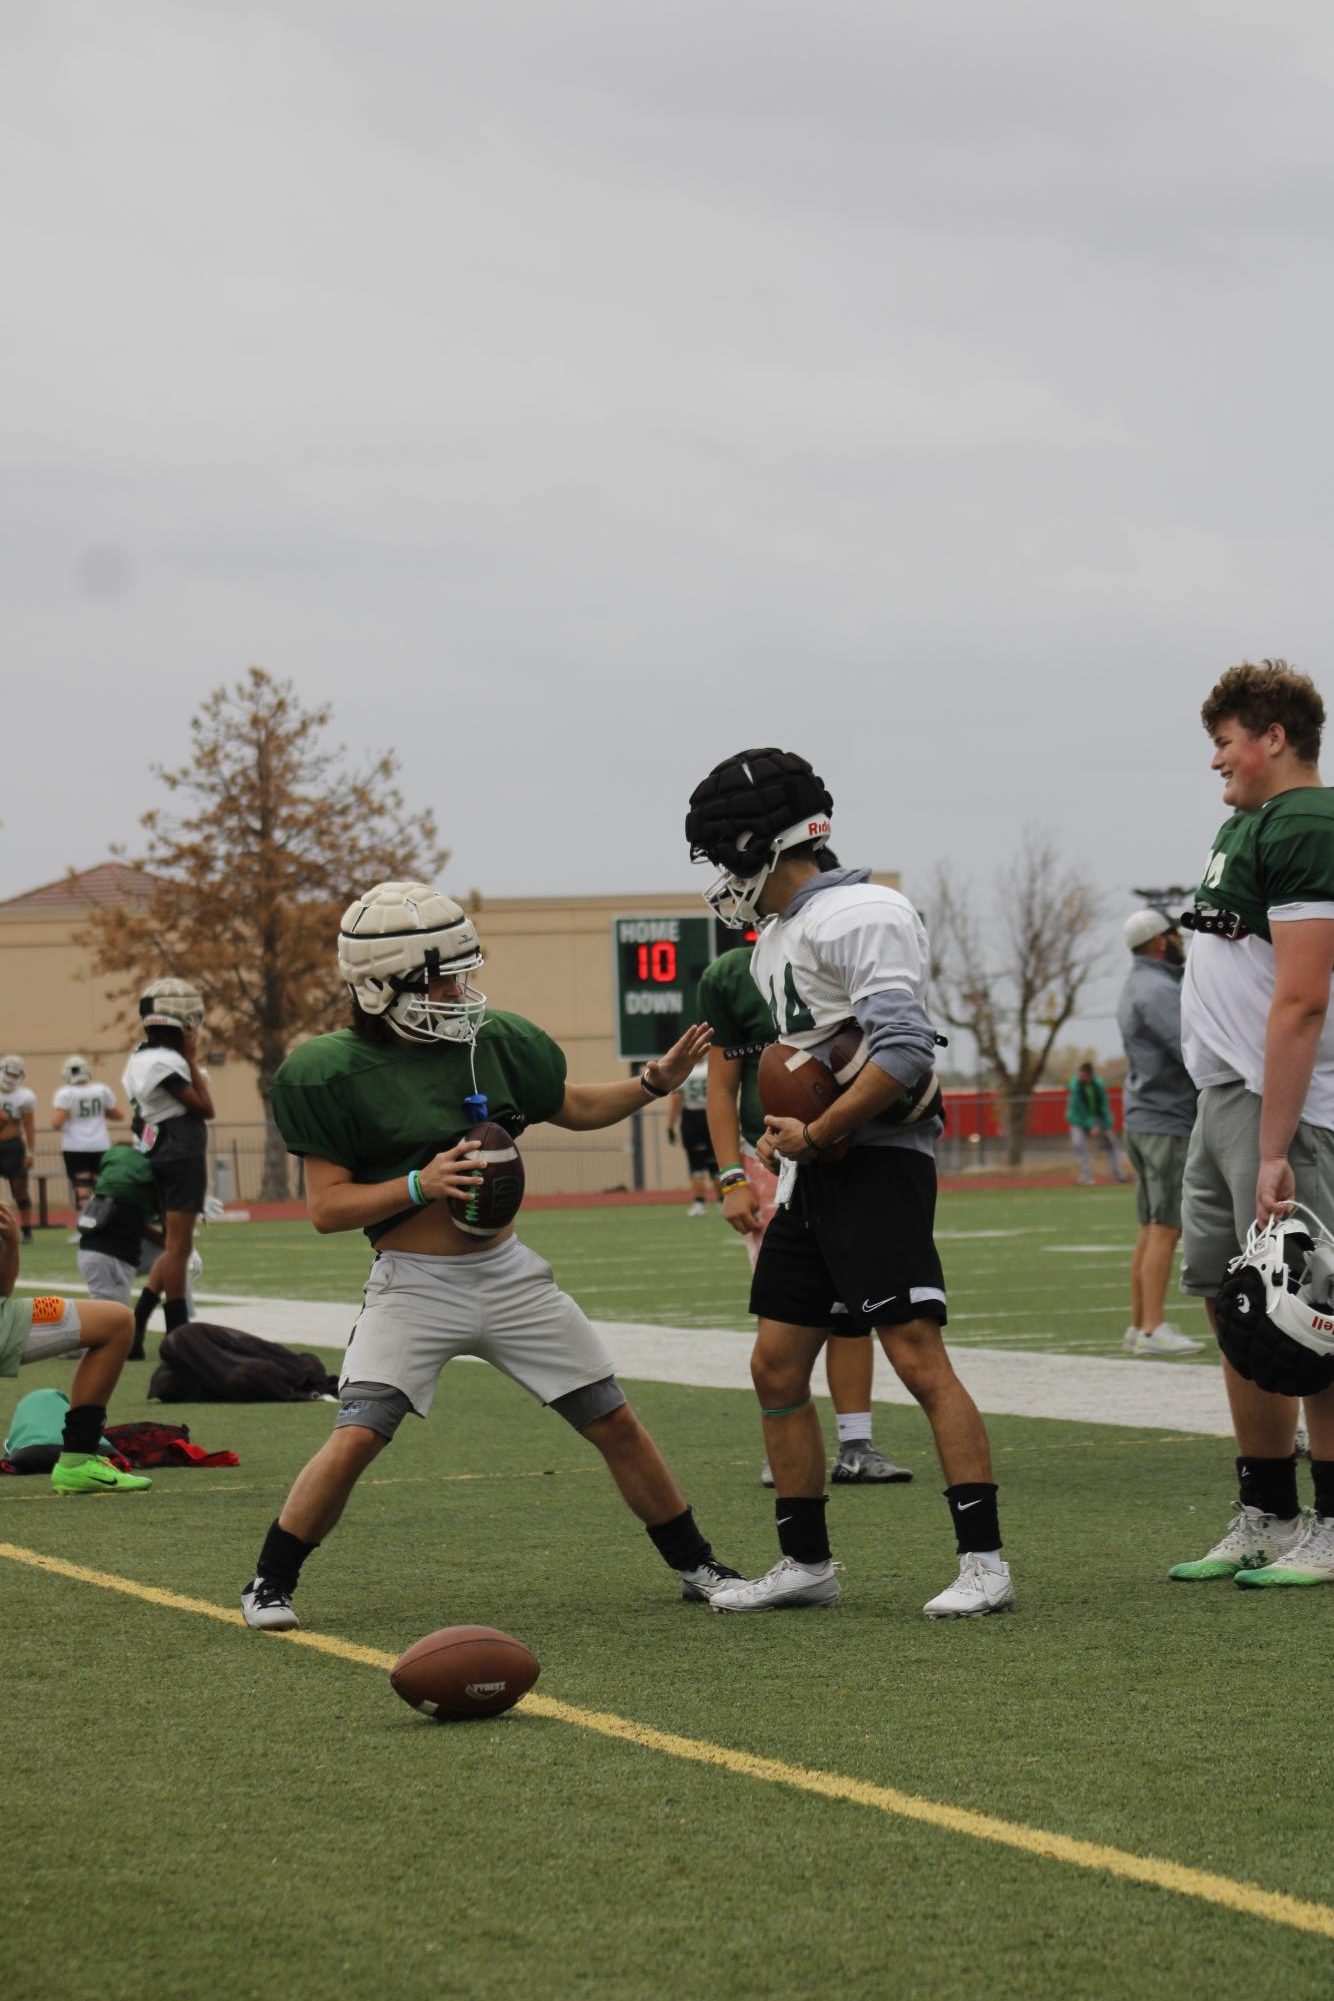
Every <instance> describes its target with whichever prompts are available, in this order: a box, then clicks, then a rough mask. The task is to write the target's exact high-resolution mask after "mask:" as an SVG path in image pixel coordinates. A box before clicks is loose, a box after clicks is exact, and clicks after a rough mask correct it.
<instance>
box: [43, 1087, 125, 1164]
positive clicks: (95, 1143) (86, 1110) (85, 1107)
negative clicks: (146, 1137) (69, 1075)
mask: <svg viewBox="0 0 1334 2001" xmlns="http://www.w3.org/2000/svg"><path fill="white" fill-rule="evenodd" d="M53 1102H54V1104H55V1108H56V1110H57V1111H58V1112H68V1114H69V1117H68V1118H67V1119H66V1120H65V1123H64V1125H63V1126H62V1127H61V1128H60V1144H61V1146H62V1147H63V1148H64V1150H65V1152H66V1153H105V1152H106V1150H107V1147H108V1146H109V1145H110V1144H111V1142H110V1140H109V1138H108V1136H107V1113H108V1112H109V1111H110V1110H111V1108H112V1106H113V1105H114V1104H115V1102H116V1094H115V1092H114V1091H113V1090H112V1088H111V1086H110V1084H62V1085H61V1087H60V1089H59V1090H58V1091H57V1092H56V1095H55V1099H54V1101H53Z"/></svg>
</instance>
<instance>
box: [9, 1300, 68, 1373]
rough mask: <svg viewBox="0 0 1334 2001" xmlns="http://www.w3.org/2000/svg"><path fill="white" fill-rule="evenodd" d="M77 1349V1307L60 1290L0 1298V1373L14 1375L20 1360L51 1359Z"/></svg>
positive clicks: (20, 1362)
mask: <svg viewBox="0 0 1334 2001" xmlns="http://www.w3.org/2000/svg"><path fill="white" fill-rule="evenodd" d="M78 1352H79V1309H78V1307H77V1306H76V1305H75V1304H74V1301H73V1300H72V1299H66V1298H65V1297H64V1296H63V1294H61V1293H52V1292H40V1293H38V1294H37V1296H36V1298H34V1299H29V1298H27V1297H26V1296H25V1295H24V1294H22V1293H20V1294H18V1296H17V1297H15V1298H10V1299H0V1376H16V1375H17V1374H18V1372H19V1368H20V1366H21V1364H22V1363H24V1362H52V1361H55V1360H56V1359H57V1357H59V1356H61V1355H77V1354H78Z"/></svg>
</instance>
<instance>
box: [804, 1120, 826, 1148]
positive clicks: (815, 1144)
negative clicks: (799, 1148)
mask: <svg viewBox="0 0 1334 2001" xmlns="http://www.w3.org/2000/svg"><path fill="white" fill-rule="evenodd" d="M801 1136H802V1138H803V1139H804V1140H805V1142H806V1144H807V1146H808V1147H809V1148H810V1150H811V1152H812V1153H823V1152H824V1148H823V1147H822V1146H821V1144H820V1142H819V1140H818V1139H812V1138H811V1129H810V1127H809V1126H803V1127H802V1129H801Z"/></svg>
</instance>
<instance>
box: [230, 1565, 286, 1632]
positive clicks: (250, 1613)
mask: <svg viewBox="0 0 1334 2001" xmlns="http://www.w3.org/2000/svg"><path fill="white" fill-rule="evenodd" d="M241 1611H242V1612H243V1614H244V1615H245V1622H246V1624H247V1626H256V1627H258V1628H259V1630H260V1631H261V1632H265V1633H291V1632H294V1631H295V1630H296V1628H297V1627H298V1626H299V1625H300V1624H301V1621H300V1620H299V1619H298V1618H297V1616H296V1613H295V1612H294V1611H293V1610H292V1601H291V1599H290V1597H289V1596H288V1594H287V1593H286V1592H285V1591H284V1590H282V1589H281V1587H280V1586H279V1585H277V1584H274V1583H273V1582H271V1580H270V1579H269V1578H267V1577H254V1578H252V1579H251V1581H250V1583H249V1584H247V1585H246V1588H245V1590H244V1591H243V1592H242V1593H241Z"/></svg>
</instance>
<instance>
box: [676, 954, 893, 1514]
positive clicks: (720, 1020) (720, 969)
mask: <svg viewBox="0 0 1334 2001" xmlns="http://www.w3.org/2000/svg"><path fill="white" fill-rule="evenodd" d="M699 1011H700V1013H701V1014H702V1015H703V1016H704V1019H705V1020H706V1021H707V1022H708V1024H709V1026H710V1028H711V1029H712V1030H713V1047H712V1048H711V1049H710V1051H709V1097H708V1114H709V1131H710V1133H711V1134H712V1136H713V1147H714V1152H715V1153H716V1154H717V1156H718V1159H719V1160H720V1161H721V1162H722V1163H723V1165H722V1167H721V1168H720V1169H719V1175H720V1179H721V1182H722V1190H723V1215H724V1217H725V1218H726V1219H727V1221H728V1222H729V1223H730V1224H731V1226H732V1228H733V1229H734V1230H735V1231H736V1232H737V1233H738V1235H739V1236H740V1237H741V1238H742V1240H743V1242H744V1243H745V1246H746V1249H747V1251H748V1252H749V1254H750V1268H751V1270H752V1272H753V1271H754V1269H755V1265H756V1262H757V1260H758V1258H759V1255H760V1245H761V1244H762V1243H763V1242H764V1233H765V1231H766V1230H767V1229H768V1227H769V1222H770V1219H771V1218H772V1216H773V1213H774V1210H775V1209H776V1207H777V1206H778V1201H777V1198H778V1176H777V1175H776V1174H775V1173H774V1172H773V1171H772V1169H771V1168H768V1167H765V1166H764V1164H763V1162H762V1161H761V1159H760V1156H759V1154H758V1153H757V1152H756V1150H755V1149H756V1148H757V1146H758V1145H759V1143H760V1140H761V1139H762V1138H763V1137H764V1112H763V1110H762V1109H761V1106H760V1090H759V1082H758V1078H759V1068H760V1053H761V1051H762V1050H763V1049H764V1047H765V1045H766V1044H768V1043H770V1042H772V1041H773V1040H774V1025H773V1022H772V1020H771V1019H770V1015H769V1009H768V1007H767V1005H766V1004H765V1002H764V1000H763V998H762V996H761V994H760V990H759V988H758V987H757V986H756V984H755V982H754V980H753V979H752V978H751V976H750V946H749V945H735V946H733V948H732V950H731V951H730V952H720V953H719V955H718V957H717V958H716V959H715V960H714V961H713V963H712V965H709V966H706V967H705V968H704V972H703V974H702V976H701V978H700V983H699ZM873 1357H874V1351H873V1349H872V1346H871V1342H870V1340H869V1339H868V1338H867V1336H866V1335H864V1334H851V1335H849V1334H831V1335H830V1337H829V1340H828V1342H827V1343H826V1345H825V1351H824V1362H825V1373H826V1374H827V1376H828V1378H829V1395H830V1399H831V1401H832V1403H833V1406H834V1415H835V1418H836V1420H837V1423H838V1452H837V1454H836V1456H835V1458H834V1463H833V1465H832V1466H831V1467H830V1469H829V1477H830V1479H831V1480H833V1481H836V1482H837V1483H838V1484H840V1485H845V1484H848V1483H850V1482H856V1483H858V1484H859V1485H876V1486H883V1485H884V1484H885V1483H886V1482H889V1481H899V1480H911V1479H912V1474H911V1473H910V1472H909V1470H908V1468H907V1467H906V1466H896V1465H895V1464H894V1461H893V1460H892V1459H886V1457H885V1455H884V1453H883V1452H878V1451H877V1450H876V1447H875V1445H874V1444H873V1443H872V1435H871V1380H872V1366H873ZM760 1483H761V1485H762V1486H765V1487H772V1486H773V1483H774V1476H773V1471H772V1468H771V1467H770V1465H769V1462H768V1460H767V1459H766V1460H765V1462H764V1468H763V1470H762V1472H761V1474H760Z"/></svg>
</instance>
